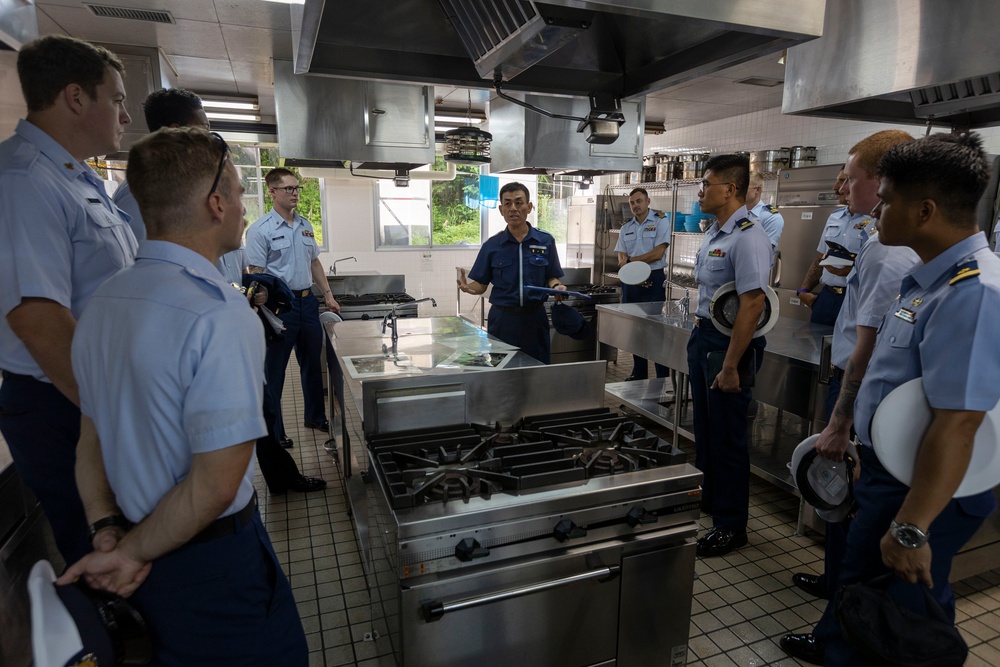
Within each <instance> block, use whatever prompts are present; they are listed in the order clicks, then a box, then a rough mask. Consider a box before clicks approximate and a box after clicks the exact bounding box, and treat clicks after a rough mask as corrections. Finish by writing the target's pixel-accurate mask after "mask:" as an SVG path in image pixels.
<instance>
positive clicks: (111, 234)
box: [87, 205, 136, 268]
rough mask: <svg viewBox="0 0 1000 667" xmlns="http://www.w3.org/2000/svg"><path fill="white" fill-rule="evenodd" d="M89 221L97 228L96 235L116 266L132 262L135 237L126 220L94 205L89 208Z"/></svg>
mask: <svg viewBox="0 0 1000 667" xmlns="http://www.w3.org/2000/svg"><path fill="white" fill-rule="evenodd" d="M87 222H88V223H89V224H90V225H92V226H93V227H96V228H97V229H96V230H95V232H96V236H97V237H98V238H100V239H101V242H103V244H104V246H105V248H106V249H107V251H108V254H109V255H110V257H111V261H112V263H113V264H114V265H115V266H117V267H118V268H124V267H126V266H128V265H129V264H131V263H132V260H133V259H134V258H135V251H136V246H135V240H134V239H135V237H134V235H133V234H132V231H131V229H130V228H129V226H128V224H127V223H126V222H125V220H123V219H122V218H120V217H118V216H117V215H114V214H112V213H111V212H110V211H108V210H107V209H106V208H104V207H103V206H98V205H92V206H90V207H88V208H87ZM130 237H131V238H130Z"/></svg>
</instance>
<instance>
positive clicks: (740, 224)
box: [736, 218, 753, 232]
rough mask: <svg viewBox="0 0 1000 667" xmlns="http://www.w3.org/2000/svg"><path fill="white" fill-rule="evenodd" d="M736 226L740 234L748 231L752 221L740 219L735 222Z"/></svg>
mask: <svg viewBox="0 0 1000 667" xmlns="http://www.w3.org/2000/svg"><path fill="white" fill-rule="evenodd" d="M736 226H737V227H739V228H740V231H741V232H742V231H744V230H746V229H750V228H751V227H753V220H751V219H750V218H740V219H739V220H737V221H736Z"/></svg>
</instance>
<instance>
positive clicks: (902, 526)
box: [889, 519, 931, 549]
mask: <svg viewBox="0 0 1000 667" xmlns="http://www.w3.org/2000/svg"><path fill="white" fill-rule="evenodd" d="M889 532H890V534H891V535H892V537H893V539H894V540H896V542H897V543H898V544H899V545H900V546H902V547H904V548H906V549H919V548H920V547H922V546H924V545H925V544H927V540H928V539H930V536H931V535H930V531H928V532H926V533H925V532H924V531H922V530H920V529H919V528H917V527H916V526H914V525H913V524H912V523H896V521H895V519H893V520H892V521H891V522H890V523H889ZM904 536H906V537H904ZM907 537H911V539H906V538H907Z"/></svg>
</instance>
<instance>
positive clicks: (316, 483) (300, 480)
mask: <svg viewBox="0 0 1000 667" xmlns="http://www.w3.org/2000/svg"><path fill="white" fill-rule="evenodd" d="M325 488H326V480H325V479H319V478H318V477H306V476H305V475H299V476H298V477H295V478H294V479H292V481H291V482H289V483H288V485H287V486H284V487H279V486H268V487H267V489H268V491H270V492H271V493H273V494H275V495H281V494H283V493H285V492H286V491H299V492H300V493H309V492H310V491H322V490H323V489H325Z"/></svg>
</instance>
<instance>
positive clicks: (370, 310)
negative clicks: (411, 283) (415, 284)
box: [327, 274, 417, 320]
mask: <svg viewBox="0 0 1000 667" xmlns="http://www.w3.org/2000/svg"><path fill="white" fill-rule="evenodd" d="M327 281H328V282H329V283H330V290H331V291H332V292H333V296H334V298H335V299H337V303H339V304H340V316H341V317H342V318H343V319H344V320H381V319H382V318H383V317H385V316H386V315H388V314H389V311H390V310H392V309H393V308H395V310H396V316H397V317H416V316H417V306H416V305H415V304H414V305H411V302H413V301H414V300H415V299H414V298H413V297H412V296H410V295H409V294H407V293H406V283H405V276H402V275H385V274H355V275H345V276H329V277H328V278H327Z"/></svg>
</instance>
